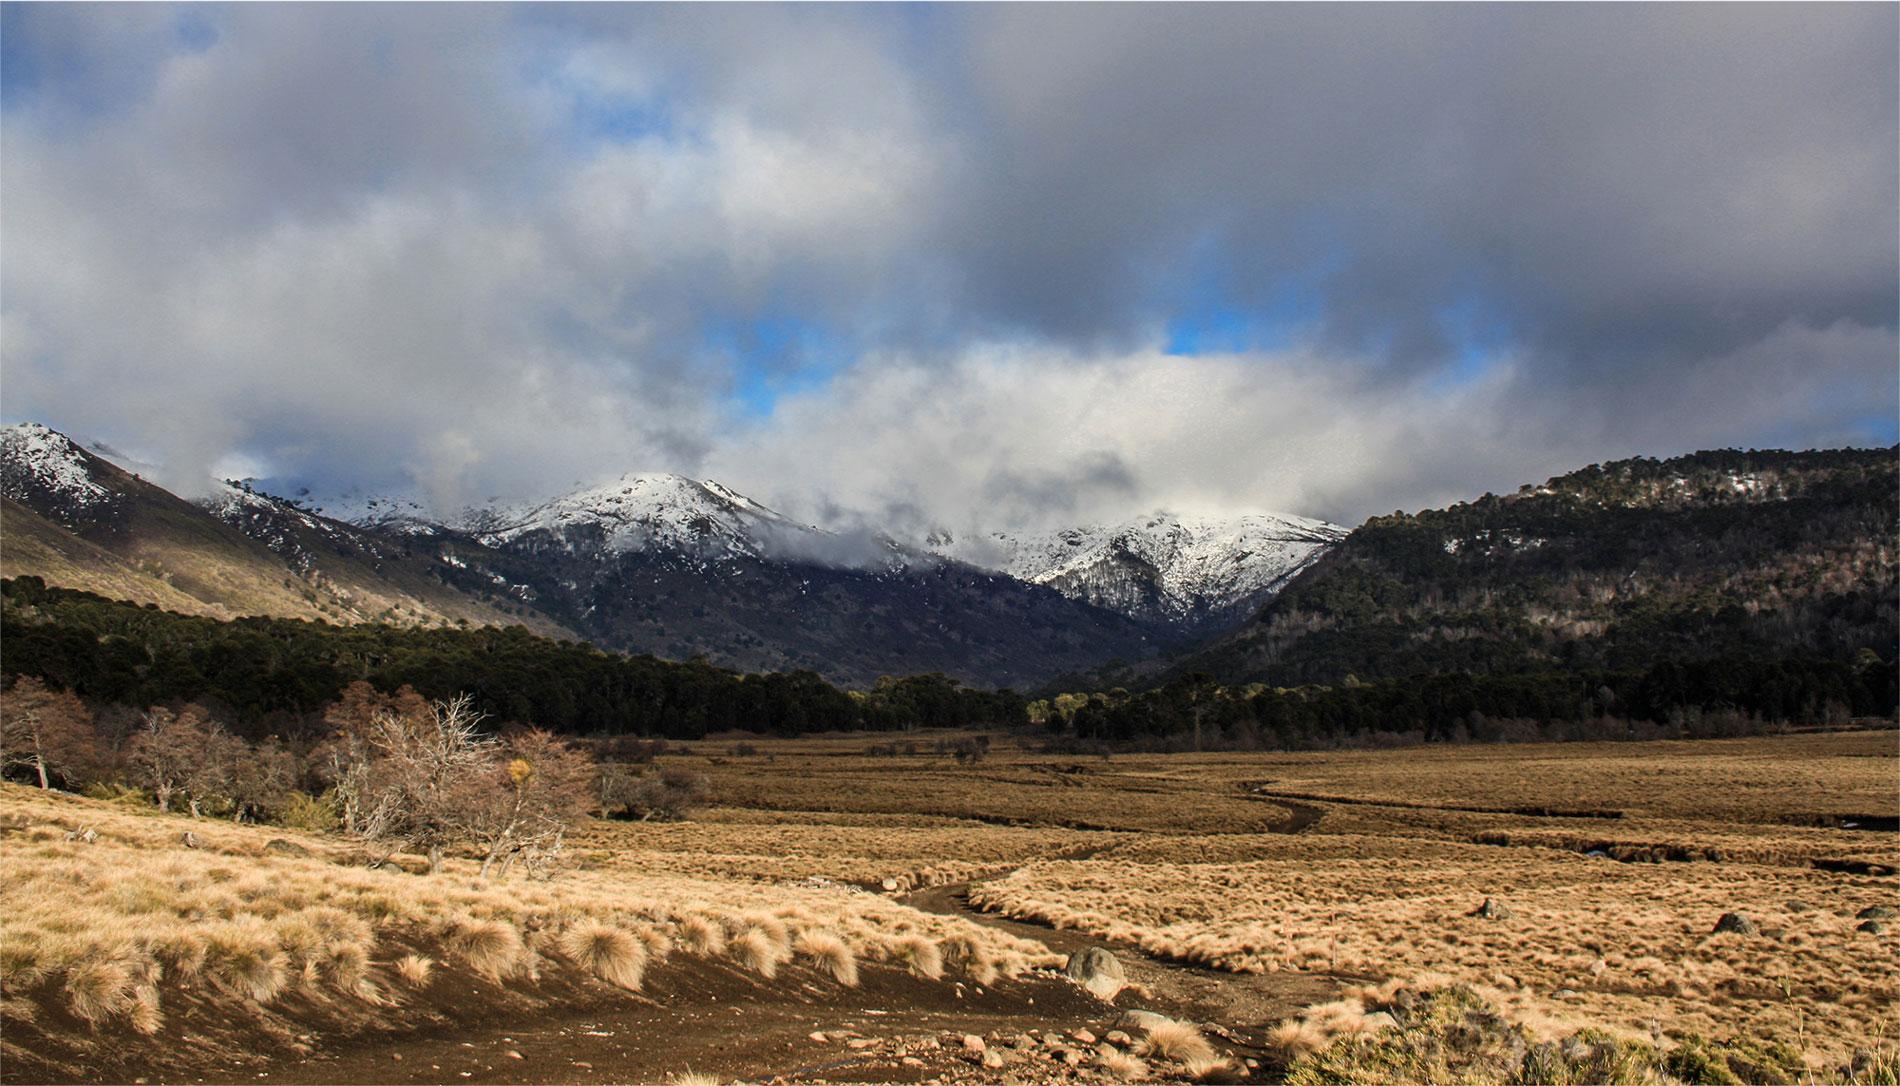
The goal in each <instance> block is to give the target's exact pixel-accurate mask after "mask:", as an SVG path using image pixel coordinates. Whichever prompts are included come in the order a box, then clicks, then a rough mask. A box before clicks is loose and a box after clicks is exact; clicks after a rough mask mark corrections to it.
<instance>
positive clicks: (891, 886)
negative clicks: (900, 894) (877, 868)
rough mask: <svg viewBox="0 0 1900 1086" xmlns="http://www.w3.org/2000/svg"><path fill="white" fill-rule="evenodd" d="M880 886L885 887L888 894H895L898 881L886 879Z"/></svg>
mask: <svg viewBox="0 0 1900 1086" xmlns="http://www.w3.org/2000/svg"><path fill="white" fill-rule="evenodd" d="M878 885H879V886H881V887H883V888H884V892H885V893H887V894H895V893H896V892H897V880H896V879H885V880H884V881H883V882H880V883H878Z"/></svg>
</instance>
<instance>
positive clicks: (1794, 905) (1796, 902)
mask: <svg viewBox="0 0 1900 1086" xmlns="http://www.w3.org/2000/svg"><path fill="white" fill-rule="evenodd" d="M1782 908H1784V909H1787V910H1788V911H1789V912H1791V913H1804V912H1807V911H1808V910H1809V909H1812V908H1814V906H1812V905H1810V904H1808V903H1807V902H1805V901H1802V900H1801V899H1800V898H1789V899H1788V902H1787V904H1785V905H1783V906H1782Z"/></svg>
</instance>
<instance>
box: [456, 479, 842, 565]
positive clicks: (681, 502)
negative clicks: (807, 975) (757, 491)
mask: <svg viewBox="0 0 1900 1086" xmlns="http://www.w3.org/2000/svg"><path fill="white" fill-rule="evenodd" d="M498 513H499V516H498V517H497V518H496V520H497V521H498V522H499V523H498V524H497V526H495V527H492V528H489V529H487V530H484V531H481V532H479V533H478V536H479V538H480V539H481V540H482V541H483V542H485V543H488V544H490V545H492V546H499V547H506V546H508V545H510V544H512V543H516V542H518V541H521V540H523V539H526V538H528V537H530V536H532V535H534V534H535V533H546V534H547V535H549V536H552V537H555V538H558V539H561V540H563V541H565V542H566V543H568V544H569V545H570V546H574V547H585V548H590V549H598V550H600V551H604V552H606V553H611V554H624V553H627V552H630V551H647V550H670V551H676V552H680V553H685V554H692V555H697V556H699V557H703V558H709V559H719V558H737V557H748V558H759V557H763V556H764V555H765V554H766V553H767V552H768V551H771V550H775V549H777V548H776V546H775V544H781V543H786V542H790V541H794V540H796V539H797V538H798V537H800V536H811V535H821V534H825V533H823V532H822V530H821V529H818V528H815V527H812V526H810V525H803V524H799V523H797V522H795V521H793V520H791V519H789V518H787V517H784V516H781V515H780V514H778V513H776V512H774V511H773V510H771V509H768V508H766V507H765V506H763V505H760V504H759V503H758V502H755V501H753V500H752V499H751V498H748V497H746V496H745V495H743V494H740V493H738V492H737V491H734V490H732V489H730V488H728V487H725V486H722V485H720V484H719V483H715V482H710V481H702V480H697V479H689V478H686V477H685V476H683V475H667V474H629V475H623V476H621V477H620V478H618V479H616V480H614V481H613V482H610V483H604V484H602V485H600V486H593V487H588V488H586V489H583V490H577V491H574V492H573V493H571V494H564V495H562V496H561V497H558V498H555V499H554V500H553V501H550V502H547V503H546V504H544V505H540V506H536V507H535V508H533V509H530V510H527V511H526V512H525V513H522V514H518V515H516V516H510V515H509V514H508V513H507V512H505V511H498Z"/></svg>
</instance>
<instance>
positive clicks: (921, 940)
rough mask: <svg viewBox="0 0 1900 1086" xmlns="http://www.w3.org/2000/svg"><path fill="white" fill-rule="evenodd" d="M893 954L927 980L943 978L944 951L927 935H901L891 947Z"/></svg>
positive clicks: (913, 971)
mask: <svg viewBox="0 0 1900 1086" xmlns="http://www.w3.org/2000/svg"><path fill="white" fill-rule="evenodd" d="M891 956H892V957H893V958H894V959H896V960H897V961H899V962H902V963H903V965H904V968H906V969H908V970H910V971H911V973H912V974H913V975H915V976H919V977H923V978H924V979H925V980H941V979H942V978H943V951H941V950H939V949H938V948H937V944H936V943H935V942H934V941H932V940H931V939H930V938H928V937H927V936H923V935H904V936H900V937H899V938H898V940H897V942H896V943H895V944H893V945H892V947H891Z"/></svg>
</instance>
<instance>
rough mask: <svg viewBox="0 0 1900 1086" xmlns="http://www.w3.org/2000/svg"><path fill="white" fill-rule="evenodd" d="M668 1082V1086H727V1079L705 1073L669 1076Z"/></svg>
mask: <svg viewBox="0 0 1900 1086" xmlns="http://www.w3.org/2000/svg"><path fill="white" fill-rule="evenodd" d="M666 1082H667V1086H726V1080H725V1079H722V1078H720V1077H719V1076H718V1075H710V1074H707V1073H706V1072H704V1071H682V1072H680V1073H679V1074H677V1075H669V1076H667V1079H666Z"/></svg>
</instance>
